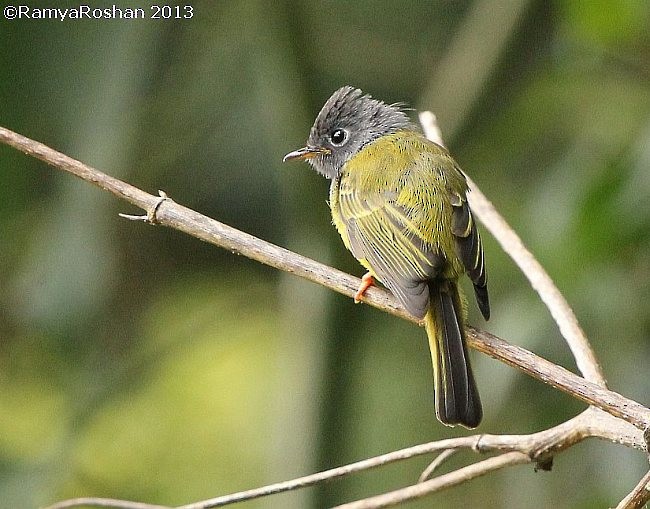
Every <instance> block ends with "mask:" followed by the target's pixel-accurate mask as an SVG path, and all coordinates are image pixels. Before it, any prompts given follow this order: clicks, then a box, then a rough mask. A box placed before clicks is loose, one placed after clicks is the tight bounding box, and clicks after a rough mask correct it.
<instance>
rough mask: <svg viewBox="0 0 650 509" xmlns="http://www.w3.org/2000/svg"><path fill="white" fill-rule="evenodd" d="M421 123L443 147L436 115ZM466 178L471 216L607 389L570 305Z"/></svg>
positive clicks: (590, 376) (583, 366)
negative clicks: (473, 216) (517, 269)
mask: <svg viewBox="0 0 650 509" xmlns="http://www.w3.org/2000/svg"><path fill="white" fill-rule="evenodd" d="M420 123H421V124H422V128H423V129H424V132H425V135H426V136H427V138H429V139H430V140H431V141H433V142H435V143H437V144H439V145H441V146H443V147H444V142H443V140H442V134H441V132H440V128H439V127H438V124H437V122H436V117H435V115H434V114H433V113H431V112H430V111H423V112H422V113H420ZM466 177H467V182H468V183H469V187H470V193H469V194H468V195H467V196H468V200H469V203H470V208H471V209H472V214H474V215H475V216H476V217H477V218H478V219H480V221H481V223H483V226H484V227H485V228H486V229H487V230H488V231H489V232H490V233H491V234H492V235H493V236H494V238H495V239H496V240H497V242H499V244H500V245H501V248H502V249H503V250H504V251H505V252H506V254H508V256H510V258H512V259H513V260H514V262H515V263H516V264H517V266H518V267H519V268H520V269H521V271H522V272H523V273H524V275H525V276H526V278H528V281H530V284H531V285H532V287H533V289H535V291H536V292H537V293H538V294H539V296H540V298H541V299H542V301H543V302H544V304H545V305H546V307H547V308H548V309H549V311H550V312H551V316H552V317H553V319H554V320H555V323H557V325H558V327H559V328H560V333H561V334H562V336H563V337H564V339H565V340H566V342H567V344H568V345H569V349H570V350H571V352H572V353H573V356H574V357H575V360H576V364H577V365H578V369H579V370H580V372H581V373H582V374H583V375H584V377H585V378H586V379H587V380H589V381H591V382H594V383H595V384H598V385H600V386H601V387H607V384H606V381H605V375H604V374H603V371H602V369H601V367H600V364H599V363H598V359H597V358H596V354H595V353H594V351H593V349H592V348H591V345H590V344H589V340H587V336H586V335H585V333H584V331H583V330H582V328H581V327H580V325H579V324H578V319H577V318H576V315H575V313H574V312H573V310H572V309H571V306H569V303H568V302H567V301H566V299H565V298H564V296H563V295H562V294H561V293H560V290H558V288H557V286H555V284H554V283H553V280H552V279H551V277H550V276H549V275H548V273H547V272H546V271H545V270H544V268H543V267H542V266H541V265H540V263H539V262H538V261H537V260H536V259H535V257H534V256H533V254H532V253H531V252H530V251H529V250H528V249H526V246H524V243H523V242H522V241H521V239H520V238H519V236H518V235H517V234H516V233H515V231H514V230H513V229H512V228H510V225H508V223H507V222H506V221H505V219H503V217H502V216H501V214H499V213H498V212H497V210H496V209H495V208H494V206H493V205H492V203H490V201H489V200H488V199H487V198H486V196H485V195H484V194H483V193H482V192H481V190H480V189H479V188H478V186H477V185H476V184H475V183H474V182H473V181H472V180H471V179H470V178H469V177H468V176H467V175H466Z"/></svg>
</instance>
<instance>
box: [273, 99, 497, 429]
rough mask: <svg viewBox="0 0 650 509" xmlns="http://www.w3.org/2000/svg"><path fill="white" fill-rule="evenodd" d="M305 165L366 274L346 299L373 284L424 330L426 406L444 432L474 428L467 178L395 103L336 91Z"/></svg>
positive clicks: (473, 271) (481, 300) (295, 156)
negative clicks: (326, 182)
mask: <svg viewBox="0 0 650 509" xmlns="http://www.w3.org/2000/svg"><path fill="white" fill-rule="evenodd" d="M292 160H305V161H307V162H308V163H309V164H310V165H311V166H312V168H313V169H314V170H316V171H317V172H318V173H320V174H321V175H323V176H325V177H326V178H328V179H330V180H331V184H330V192H329V206H330V209H331V213H332V220H333V223H334V226H335V227H336V229H337V230H338V233H339V234H340V235H341V238H342V239H343V243H344V244H345V246H346V248H347V249H348V250H349V251H351V252H352V254H353V255H354V256H355V258H357V260H359V262H360V263H361V265H363V266H364V267H365V268H366V269H367V271H368V272H367V273H366V274H365V275H364V276H363V278H362V283H361V285H360V287H359V290H358V291H357V293H356V295H355V301H356V302H358V301H360V300H362V299H363V295H364V292H365V291H366V290H367V288H368V287H369V286H370V285H372V284H373V283H374V281H375V279H376V280H379V281H380V282H381V283H382V284H383V285H384V286H385V287H386V288H387V289H388V290H389V291H390V292H391V293H392V294H393V295H394V296H395V297H396V299H397V300H398V301H399V302H400V304H401V305H402V306H403V307H404V308H405V309H406V310H407V311H408V312H409V313H410V314H412V315H413V316H414V317H415V318H417V319H418V320H419V321H420V323H422V324H423V325H424V327H425V330H426V333H427V337H428V341H429V349H430V352H431V358H432V364H433V378H434V394H435V410H436V416H437V418H438V420H439V421H440V422H442V423H443V424H445V425H448V426H455V425H461V426H464V427H466V428H470V429H471V428H475V427H477V426H478V425H479V423H480V422H481V419H482V417H483V408H482V405H481V400H480V397H479V392H478V388H477V385H476V381H475V378H474V375H473V372H472V368H471V365H470V359H469V352H468V348H467V337H466V333H465V327H464V325H465V322H466V314H467V311H466V304H465V299H464V297H463V296H462V293H461V290H460V288H459V285H458V282H459V278H460V277H461V276H462V275H463V274H467V275H468V276H469V278H470V279H471V281H472V283H473V287H474V293H475V297H476V301H477V304H478V308H479V310H480V311H481V313H482V315H483V317H484V318H485V319H486V320H488V319H489V317H490V303H489V296H488V289H487V271H486V267H485V260H484V254H483V246H482V242H481V237H480V234H479V231H478V229H477V226H476V223H475V221H474V218H473V216H472V212H471V210H470V207H469V204H468V201H467V193H468V192H469V188H468V184H467V179H466V177H465V174H464V173H463V171H462V170H461V169H460V167H459V166H458V164H457V163H456V162H455V161H454V159H453V158H452V157H451V155H450V154H449V152H448V151H447V149H446V148H444V147H442V146H440V145H438V144H436V143H434V142H432V141H430V140H428V139H427V138H426V137H425V136H424V135H423V134H422V133H421V131H420V130H419V129H418V128H417V127H416V126H415V125H414V124H413V123H412V122H411V121H410V119H409V117H408V115H407V114H406V112H405V110H404V108H403V105H402V104H401V103H397V104H386V103H384V102H383V101H380V100H377V99H374V98H373V97H372V96H371V95H369V94H364V92H363V91H361V90H360V89H358V88H355V87H352V86H344V87H341V88H339V89H338V90H337V91H335V92H334V93H333V94H332V96H331V97H330V98H329V99H328V100H327V101H326V102H325V104H324V106H323V107H322V109H321V110H320V112H319V113H318V116H317V117H316V120H315V121H314V124H313V126H312V128H311V130H310V133H309V137H308V140H307V144H306V146H305V147H303V148H300V149H298V150H295V151H292V152H290V153H288V154H287V155H286V156H285V157H284V161H292Z"/></svg>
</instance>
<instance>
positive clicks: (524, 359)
mask: <svg viewBox="0 0 650 509" xmlns="http://www.w3.org/2000/svg"><path fill="white" fill-rule="evenodd" d="M0 141H2V142H4V143H6V144H8V145H11V146H13V147H15V148H17V149H18V150H21V151H23V152H25V153H26V154H29V155H32V156H34V157H37V158H39V159H41V160H43V161H45V162H46V163H48V164H51V165H53V166H55V167H56V168H58V169H61V170H64V171H67V172H69V173H72V174H74V175H76V176H78V177H79V178H82V179H83V180H86V181H88V182H91V183H93V184H94V185H96V186H97V187H99V188H101V189H103V190H106V191H109V192H111V193H113V194H115V195H116V196H118V197H120V198H122V199H124V200H126V201H128V202H130V203H132V204H134V205H136V206H138V207H140V208H142V209H144V210H145V211H146V212H147V215H146V216H144V217H145V218H146V219H147V220H148V221H149V222H151V223H155V224H161V225H165V226H170V227H172V228H175V229H178V230H180V231H183V232H185V233H188V234H190V235H192V236H195V237H197V238H199V239H201V240H204V241H206V242H210V243H212V244H215V245H217V246H220V247H223V248H225V249H228V250H230V251H232V252H233V253H238V254H242V255H244V256H247V257H249V258H252V259H254V260H257V261H259V262H261V263H265V264H267V265H270V266H272V267H275V268H277V269H280V270H284V271H287V272H290V273H293V274H296V275H298V276H301V277H303V278H305V279H308V280H310V281H313V282H315V283H318V284H321V285H323V286H326V287H328V288H330V289H332V290H335V291H337V292H339V293H342V294H344V295H347V296H349V297H352V296H353V295H354V293H355V291H356V289H357V287H358V285H359V282H360V280H359V279H358V278H355V277H353V276H350V275H348V274H345V273H343V272H341V271H338V270H336V269H332V268H330V267H327V266H325V265H323V264H320V263H318V262H315V261H313V260H310V259H308V258H305V257H303V256H300V255H297V254H295V253H292V252H290V251H288V250H286V249H283V248H281V247H278V246H275V245H273V244H270V243H268V242H265V241H263V240H260V239H258V238H256V237H253V236H251V235H248V234H246V233H243V232H241V231H238V230H236V229H234V228H231V227H229V226H227V225H224V224H223V223H220V222H218V221H215V220H213V219H210V218H208V217H206V216H203V215H201V214H199V213H197V212H195V211H193V210H191V209H188V208H186V207H183V206H182V205H179V204H177V203H175V202H173V201H172V200H171V199H168V198H167V197H166V196H163V195H161V196H153V195H151V194H148V193H145V192H144V191H141V190H140V189H137V188H135V187H134V186H131V185H129V184H127V183H125V182H122V181H120V180H118V179H115V178H113V177H110V176H108V175H106V174H104V173H102V172H100V171H98V170H95V169H94V168H91V167H89V166H86V165H84V164H83V163H81V162H79V161H77V160H75V159H72V158H70V157H68V156H66V155H64V154H62V153H60V152H57V151H55V150H52V149H51V148H49V147H47V146H45V145H43V144H41V143H38V142H36V141H33V140H30V139H29V138H25V137H23V136H20V135H18V134H16V133H13V132H12V131H9V130H7V129H4V128H0ZM477 194H478V193H477ZM161 197H162V198H161ZM486 202H487V200H486ZM487 206H489V207H492V206H491V204H489V202H487V205H486V204H483V206H482V205H479V206H478V207H477V209H478V210H480V211H484V210H487V209H484V208H482V207H487ZM473 207H475V204H473ZM485 213H487V214H488V215H487V216H485V215H483V214H484V212H479V213H478V214H477V215H479V216H481V217H482V218H483V220H484V221H486V217H491V216H489V214H492V212H491V211H489V210H487V212H485ZM494 213H496V211H494ZM499 217H500V216H499ZM488 220H489V221H492V220H493V219H491V218H490V219H488ZM495 221H496V220H495ZM501 221H502V219H501ZM497 222H498V221H497ZM503 223H504V225H505V222H503ZM504 228H505V229H504ZM497 231H498V233H497V236H498V235H503V234H504V232H505V233H506V234H508V231H510V232H512V231H511V230H510V229H509V227H508V226H507V225H505V227H504V226H503V225H500V226H499V227H498V228H497ZM512 235H515V234H514V232H512ZM515 237H516V235H515ZM504 238H507V235H506V237H504ZM516 240H518V237H516V239H512V238H510V239H509V240H504V241H503V242H504V243H505V244H507V245H508V246H510V245H511V244H512V243H514V245H517V242H516ZM519 243H521V241H520V240H519ZM520 247H521V249H523V250H524V253H528V252H527V251H526V250H525V248H523V245H521V246H520ZM517 249H519V247H517ZM528 255H530V253H528ZM512 256H513V258H514V255H512ZM517 256H519V255H517ZM530 257H531V259H532V261H533V262H534V263H535V264H537V262H536V261H535V260H534V258H532V255H530ZM524 258H525V256H524ZM518 263H519V262H518ZM520 267H521V268H522V270H523V271H524V272H526V273H527V275H528V277H529V278H530V279H531V282H533V286H535V287H536V289H538V291H539V292H540V295H542V297H543V298H544V295H546V296H547V297H546V298H547V299H550V300H551V301H553V300H554V299H555V297H553V289H555V290H554V291H555V292H557V294H558V295H559V297H560V298H561V299H560V300H557V299H555V301H556V302H555V304H552V303H551V304H550V306H559V307H558V309H559V310H560V311H556V312H554V317H555V318H556V321H558V323H559V324H560V327H561V329H563V334H565V337H566V334H569V336H571V337H574V338H575V337H577V336H579V335H580V333H581V331H578V332H576V330H574V325H575V327H578V326H577V321H576V320H575V316H573V313H572V312H571V310H570V308H569V307H568V304H566V302H565V301H564V302H563V298H562V296H561V294H559V291H557V289H556V288H555V287H554V286H553V285H552V282H550V278H549V279H548V281H546V282H543V284H536V283H535V282H534V280H538V279H540V277H541V276H540V275H539V273H538V268H536V267H535V266H534V264H533V265H530V264H526V263H523V264H520ZM539 269H541V267H539ZM541 270H542V272H541V273H542V274H544V275H545V273H543V269H541ZM529 273H530V274H529ZM531 274H532V275H531ZM546 278H548V276H546ZM541 279H542V280H543V279H544V278H543V277H541ZM547 283H550V285H551V289H550V290H549V287H548V286H545V285H547ZM540 288H541V289H540ZM548 292H550V293H548ZM549 295H550V296H551V297H548V296H549ZM364 302H366V303H368V304H370V305H372V306H374V307H376V308H378V309H380V310H383V311H386V312H388V313H391V314H393V315H396V316H399V317H401V318H404V319H407V320H410V321H412V322H415V323H417V321H416V320H415V319H413V317H411V316H410V315H409V314H408V313H407V312H406V311H405V310H404V309H402V308H401V307H400V306H399V304H398V303H397V302H396V300H395V299H394V298H393V296H392V295H391V294H390V293H389V292H387V291H386V290H383V289H381V288H377V287H373V288H371V289H369V290H368V292H366V296H365V299H364ZM547 304H548V303H547ZM565 308H566V309H565ZM567 309H568V312H567ZM552 312H553V311H552ZM556 315H557V316H556ZM571 317H573V319H572V318H571ZM572 320H573V322H574V323H573V324H572ZM562 324H564V325H562ZM578 329H579V327H578ZM567 330H568V331H569V332H568V333H567V332H566V331H567ZM576 335H577V336H576ZM582 336H583V339H584V334H582ZM567 341H568V342H569V344H570V346H571V348H572V351H573V352H574V355H575V356H576V359H577V361H578V365H579V366H580V369H581V370H582V372H583V373H585V375H586V376H587V377H588V378H590V379H591V380H592V381H588V380H585V379H584V378H581V377H579V376H577V375H575V374H573V373H571V372H569V371H567V370H566V369H564V368H562V367H559V366H556V365H554V364H552V363H551V362H549V361H547V360H545V359H542V358H540V357H538V356H536V355H535V354H533V353H531V352H528V351H527V350H525V349H523V348H520V347H517V346H515V345H511V344H509V343H507V342H505V341H503V340H501V339H499V338H497V337H495V336H493V335H491V334H489V333H486V332H484V331H479V330H477V329H474V328H472V327H469V328H468V342H469V344H470V346H471V347H473V348H475V349H477V350H479V351H481V352H484V353H486V354H488V355H490V356H491V357H493V358H496V359H499V360H501V361H502V362H505V363H506V364H508V365H511V366H514V367H516V368H517V369H520V370H522V371H524V372H525V373H527V374H529V375H531V376H533V377H534V378H537V379H538V380H541V381H543V382H544V383H547V384H549V385H551V386H553V387H556V388H558V389H560V390H562V391H564V392H566V393H567V394H570V395H572V396H573V397H575V398H577V399H579V400H581V401H584V402H585V403H587V404H589V405H593V406H591V407H590V408H588V409H587V410H585V411H584V412H583V413H581V414H580V415H578V416H577V417H575V418H573V419H571V420H569V421H566V422H564V423H561V424H559V425H558V426H555V427H553V428H550V429H547V430H544V431H540V432H538V433H534V434H531V435H476V436H472V437H461V438H456V439H449V440H441V441H438V442H432V443H429V444H422V445H419V446H415V447H411V448H408V449H403V450H400V451H395V452H392V453H388V454H385V455H382V456H378V457H375V458H370V459H367V460H363V461H359V462H356V463H353V464H350V465H345V466H342V467H338V468H334V469H330V470H327V471H324V472H320V473H317V474H313V475H309V476H305V477H301V478H298V479H293V480H291V481H285V482H281V483H276V484H272V485H269V486H265V487H262V488H257V489H254V490H248V491H245V492H240V493H235V494H232V495H226V496H223V497H217V498H215V499H211V500H205V501H202V502H198V503H195V504H189V505H185V506H182V509H207V508H210V507H217V506H221V505H226V504H231V503H234V502H238V501H243V500H249V499H251V498H257V497H261V496H267V495H270V494H273V493H280V492H283V491H288V490H293V489H297V488H301V487H304V486H310V485H313V484H316V483H320V482H324V481H326V480H331V479H336V478H339V477H343V476H346V475H350V474H352V473H355V472H359V471H362V470H367V469H370V468H375V467H378V466H382V465H385V464H387V463H390V462H394V461H400V460H405V459H408V458H411V457H414V456H417V455H421V454H429V453H432V452H436V451H438V452H440V451H443V454H445V455H446V454H448V453H447V452H445V451H451V450H459V449H470V450H473V451H476V452H492V453H497V454H498V455H497V456H494V457H491V458H488V459H486V460H483V461H480V462H477V463H474V464H471V465H468V466H466V467H463V468H461V469H458V470H455V471H453V472H450V473H447V474H444V475H441V476H439V477H436V478H433V479H431V480H428V481H424V482H422V483H419V484H416V485H414V486H409V487H407V488H404V489H402V490H397V491H395V492H391V493H386V494H383V495H379V496H377V497H371V498H369V499H365V500H361V501H358V502H354V503H352V504H348V505H346V506H343V507H364V508H368V507H387V506H389V505H394V504H396V503H399V502H402V501H405V500H410V499H413V498H418V497H421V496H424V495H426V494H428V493H432V492H434V491H439V490H441V489H443V488H446V487H450V486H454V485H456V484H459V483H461V482H464V481H466V480H469V479H472V478H475V477H478V476H481V475H485V474H486V473H488V472H491V471H493V470H496V469H500V468H504V467H506V466H510V465H516V464H521V463H530V462H543V461H545V460H548V459H549V458H552V456H553V455H554V454H555V453H557V452H559V451H562V450H564V449H566V448H568V447H570V446H572V445H574V444H575V443H577V442H579V441H581V440H584V439H585V438H587V437H598V438H602V439H605V440H609V441H612V442H616V443H620V444H623V445H626V446H628V447H633V448H636V449H640V450H645V451H647V444H646V442H645V440H644V436H643V433H642V431H643V430H646V429H648V428H649V427H650V409H648V408H645V407H643V406H642V405H640V404H639V403H637V402H635V401H632V400H629V399H627V398H625V397H623V396H621V395H620V394H617V393H615V392H612V391H609V390H607V389H606V388H605V386H604V379H603V378H602V373H601V371H600V367H599V366H598V363H597V362H596V360H595V356H593V352H592V351H591V349H590V347H589V344H588V342H586V339H585V340H584V342H583V343H582V344H581V340H580V339H578V340H577V341H576V340H574V339H572V340H569V339H568V338H567ZM576 345H577V346H576ZM591 357H593V359H592V358H591ZM596 407H597V408H596ZM599 409H601V410H599ZM443 457H444V456H443ZM642 483H643V481H642V482H641V483H639V485H638V486H637V488H635V490H634V491H633V492H632V493H631V494H630V496H628V497H626V499H625V500H624V501H622V502H621V504H624V503H626V504H628V505H621V506H620V507H637V506H636V505H630V504H633V503H636V502H635V501H638V500H643V498H642V497H644V496H645V491H644V489H645V488H644V487H643V485H642ZM646 485H647V482H646ZM628 500H629V501H628ZM646 500H647V499H646ZM626 501H627V502H626ZM80 505H87V506H95V507H115V508H121V509H159V508H161V509H162V508H165V506H156V505H150V504H142V503H137V502H129V501H120V500H113V499H98V498H84V499H75V500H69V501H64V502H60V503H58V504H55V505H54V506H50V508H49V509H64V508H69V507H78V506H80Z"/></svg>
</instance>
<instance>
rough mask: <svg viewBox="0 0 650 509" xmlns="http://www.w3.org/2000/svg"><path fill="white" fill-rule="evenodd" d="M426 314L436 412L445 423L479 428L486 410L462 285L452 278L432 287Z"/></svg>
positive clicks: (430, 287)
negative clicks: (473, 359)
mask: <svg viewBox="0 0 650 509" xmlns="http://www.w3.org/2000/svg"><path fill="white" fill-rule="evenodd" d="M429 292H430V297H431V299H430V307H429V311H428V312H427V314H426V316H425V317H424V326H425V329H426V331H427V336H428V337H429V348H430V349H431V358H432V360H433V377H434V381H435V391H436V393H435V398H436V415H437V416H438V419H439V420H440V422H442V423H443V424H446V425H449V426H453V425H455V424H461V425H462V426H465V427H467V428H475V427H476V426H478V425H479V423H480V422H481V418H482V417H483V409H482V408H481V400H480V398H479V395H478V389H477V388H476V383H475V382H474V375H473V374H472V368H471V366H470V364H469V355H468V351H467V344H466V339H465V329H464V327H463V318H462V317H463V311H462V304H461V300H460V295H459V293H458V286H457V285H456V283H454V282H452V281H444V282H442V283H438V282H436V283H432V284H430V286H429Z"/></svg>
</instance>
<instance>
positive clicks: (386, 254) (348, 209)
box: [339, 185, 442, 318]
mask: <svg viewBox="0 0 650 509" xmlns="http://www.w3.org/2000/svg"><path fill="white" fill-rule="evenodd" d="M352 187H353V186H349V187H346V186H345V185H342V186H341V187H340V188H339V206H340V214H341V218H342V220H343V222H344V224H345V226H346V233H347V236H348V239H349V244H350V249H351V250H352V253H353V254H354V255H355V256H356V257H357V258H358V259H360V260H365V261H366V262H367V264H368V265H369V266H370V267H371V268H372V270H373V272H374V273H375V275H376V276H377V278H378V279H379V280H380V281H381V282H382V283H383V284H384V285H385V286H386V287H387V288H388V289H389V290H390V291H391V292H392V293H393V295H395V297H397V299H398V300H399V301H400V303H401V304H402V305H403V306H404V307H405V308H406V310H407V311H408V312H409V313H411V314H412V315H414V316H415V317H417V318H424V315H425V314H426V312H427V310H428V307H429V290H428V285H427V281H428V280H430V279H431V278H433V277H434V276H435V275H436V274H437V273H438V271H439V269H440V266H441V264H442V259H441V257H440V256H439V254H438V253H437V252H435V251H434V249H433V248H432V246H431V245H429V244H428V243H427V242H426V241H424V239H423V237H424V235H423V234H422V232H421V231H420V230H419V229H418V225H417V224H415V223H414V222H413V221H412V220H411V217H410V214H409V211H408V209H406V208H405V207H403V206H401V205H399V204H398V203H397V193H396V192H389V191H387V192H374V193H371V192H367V191H366V192H363V191H359V190H357V189H353V188H352Z"/></svg>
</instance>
